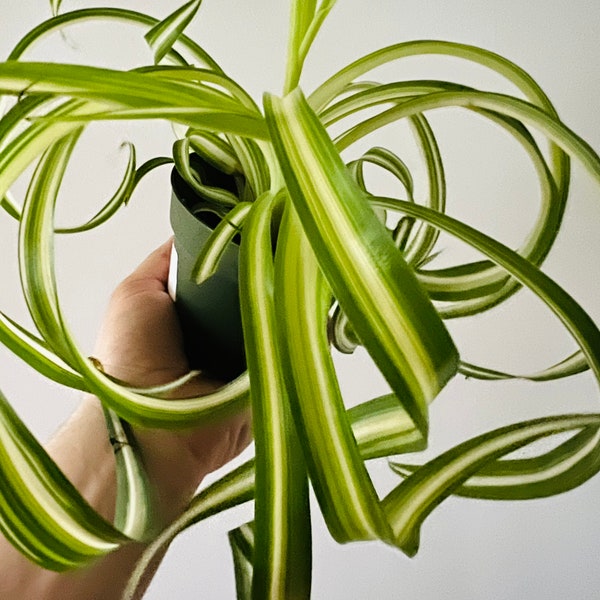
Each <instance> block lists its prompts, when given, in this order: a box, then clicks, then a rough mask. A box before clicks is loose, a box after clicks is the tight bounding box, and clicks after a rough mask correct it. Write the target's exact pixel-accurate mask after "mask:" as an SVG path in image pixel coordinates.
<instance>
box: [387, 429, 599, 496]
mask: <svg viewBox="0 0 600 600" xmlns="http://www.w3.org/2000/svg"><path fill="white" fill-rule="evenodd" d="M599 437H600V434H599V432H598V427H587V428H585V429H582V430H581V431H580V432H579V433H577V434H576V435H574V436H572V437H570V438H569V439H568V440H567V441H566V442H562V443H561V444H560V445H558V446H557V447H556V448H553V449H552V450H550V451H549V452H546V453H544V454H541V455H539V456H533V457H531V458H515V459H508V458H507V459H501V460H497V461H494V462H490V463H486V464H485V465H484V466H483V467H482V468H481V469H480V470H479V471H478V472H477V473H475V474H474V475H473V476H471V477H470V478H469V479H468V480H467V481H466V482H465V483H463V484H462V485H461V486H459V487H457V488H456V489H455V490H454V491H453V494H454V495H456V496H464V497H467V498H479V499H485V500H531V499H534V498H544V497H547V496H554V495H556V494H562V493H564V492H566V491H569V490H571V489H573V488H575V487H577V486H579V485H581V484H582V483H584V482H585V481H587V480H588V479H590V478H591V477H592V476H593V475H595V474H596V473H597V472H598V471H600V440H599ZM389 465H390V467H391V468H392V470H393V471H394V472H395V473H398V474H399V475H401V476H402V477H409V476H410V475H412V474H413V473H415V472H416V471H417V470H418V469H420V468H421V467H419V466H417V465H406V464H402V463H397V462H393V461H390V463H389Z"/></svg>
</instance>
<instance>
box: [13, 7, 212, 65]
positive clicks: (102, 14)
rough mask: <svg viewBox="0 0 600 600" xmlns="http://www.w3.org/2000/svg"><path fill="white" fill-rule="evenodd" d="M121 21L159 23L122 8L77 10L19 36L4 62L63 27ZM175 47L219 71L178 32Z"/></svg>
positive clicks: (173, 55)
mask: <svg viewBox="0 0 600 600" xmlns="http://www.w3.org/2000/svg"><path fill="white" fill-rule="evenodd" d="M90 20H94V21H98V20H104V21H122V22H125V23H131V24H135V25H142V26H145V27H150V28H154V27H156V26H157V25H159V24H160V20H159V19H155V18H154V17H151V16H149V15H146V14H144V13H140V12H136V11H133V10H127V9H124V8H82V9H79V10H74V11H70V12H67V13H64V14H61V15H55V16H54V17H53V18H51V19H48V20H47V21H44V22H43V23H40V24H39V25H38V26H36V27H34V28H33V29H32V30H31V31H30V32H29V33H27V34H26V35H25V36H23V37H22V38H21V39H20V40H19V42H18V43H17V45H16V46H15V47H14V48H13V50H12V52H11V53H10V54H9V56H8V59H7V60H18V59H20V58H21V57H22V56H23V55H24V54H25V53H26V52H27V51H28V50H29V49H31V48H32V47H33V46H34V45H35V44H37V43H38V42H39V41H41V40H42V39H44V38H45V37H47V36H48V35H50V34H52V33H54V32H56V31H62V30H63V29H64V28H65V27H66V26H69V25H72V24H76V23H83V22H85V21H90ZM177 44H178V45H179V46H181V48H182V49H183V50H184V51H185V52H186V53H187V54H189V56H190V57H191V60H192V61H193V62H194V63H195V64H197V65H203V66H206V67H208V68H210V69H211V70H214V71H216V72H222V70H221V68H220V67H219V65H218V64H217V63H216V62H215V61H214V60H213V59H212V58H211V56H210V55H209V54H208V53H207V52H206V51H205V50H204V49H203V48H202V47H201V46H199V45H198V44H197V43H196V42H194V41H193V40H192V39H190V38H189V37H187V36H186V35H185V34H184V33H180V34H179V35H178V38H177ZM167 57H168V58H169V59H170V60H171V61H172V62H174V63H175V64H180V65H187V64H188V63H187V61H186V60H185V58H184V57H183V56H182V55H181V54H179V53H178V52H176V51H175V50H174V49H173V48H171V49H170V50H169V51H168V54H167Z"/></svg>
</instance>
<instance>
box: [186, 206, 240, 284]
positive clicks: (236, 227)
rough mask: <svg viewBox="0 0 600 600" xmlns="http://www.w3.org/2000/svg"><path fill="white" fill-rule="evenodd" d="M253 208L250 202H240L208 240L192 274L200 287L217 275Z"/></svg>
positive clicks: (201, 250)
mask: <svg viewBox="0 0 600 600" xmlns="http://www.w3.org/2000/svg"><path fill="white" fill-rule="evenodd" d="M251 208H252V204H251V203H250V202H240V203H239V204H238V205H237V206H235V207H234V208H232V209H231V210H230V211H229V212H228V213H227V214H226V215H225V217H224V218H223V219H222V220H221V222H220V223H219V224H218V225H217V226H216V227H215V229H214V231H213V232H212V233H211V235H210V236H209V238H208V240H206V243H205V244H204V245H203V246H202V248H201V249H200V252H199V254H198V258H197V259H196V262H195V264H194V267H193V268H192V273H191V276H192V279H193V280H194V281H195V282H196V283H197V284H198V285H200V284H201V283H202V282H203V281H206V280H207V279H208V278H209V277H210V276H211V275H213V274H214V273H215V271H216V270H217V267H218V265H219V261H220V260H221V257H222V256H223V254H224V253H225V251H226V250H227V247H228V245H229V244H230V243H231V242H232V240H233V238H234V237H235V236H236V235H239V233H240V230H241V229H242V226H243V222H244V220H245V218H246V216H247V215H248V212H249V211H250V209H251Z"/></svg>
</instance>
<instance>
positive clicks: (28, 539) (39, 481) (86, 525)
mask: <svg viewBox="0 0 600 600" xmlns="http://www.w3.org/2000/svg"><path fill="white" fill-rule="evenodd" d="M0 481H1V484H0V530H1V531H2V533H3V534H4V536H5V537H6V538H7V539H8V540H9V541H10V542H11V543H12V544H13V545H14V546H15V547H16V548H18V549H19V551H21V552H22V553H23V554H24V555H25V556H27V557H28V558H29V559H30V560H32V561H33V562H35V563H36V564H38V565H40V566H42V567H44V568H46V569H52V570H55V571H64V570H66V569H73V568H75V567H80V566H82V565H85V564H87V563H89V562H90V560H92V559H93V558H96V557H98V556H101V555H103V554H106V553H107V552H110V551H112V550H114V549H116V548H117V547H119V545H120V544H122V543H124V542H125V541H127V539H128V538H127V537H126V536H124V535H123V534H122V533H120V532H119V531H117V530H116V529H115V528H114V527H112V526H111V525H110V524H109V523H108V522H106V521H104V519H102V518H101V517H99V516H98V514H97V513H96V512H95V511H94V510H93V509H92V508H91V507H90V506H89V505H88V504H87V503H86V501H85V500H84V499H83V498H82V496H81V495H80V494H79V492H78V491H77V490H76V489H75V488H74V487H73V486H72V485H71V483H70V482H69V480H68V479H67V478H66V477H65V476H64V475H63V473H62V472H61V471H60V470H59V469H58V467H57V466H56V465H55V464H54V462H53V461H52V459H51V458H50V457H49V456H48V454H47V453H46V451H45V450H44V449H43V448H42V447H41V446H40V444H39V443H38V442H37V440H36V439H35V438H34V437H33V436H32V435H31V433H30V432H29V430H28V429H27V428H26V427H25V425H24V424H23V423H22V422H21V420H20V419H19V417H18V416H17V414H16V413H15V412H14V410H13V409H12V407H11V406H10V404H9V403H8V402H7V401H6V399H5V397H4V395H3V394H2V393H1V392H0Z"/></svg>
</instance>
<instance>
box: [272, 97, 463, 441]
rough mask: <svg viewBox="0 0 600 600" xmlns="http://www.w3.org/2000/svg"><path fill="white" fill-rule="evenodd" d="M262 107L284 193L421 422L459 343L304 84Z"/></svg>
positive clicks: (340, 296)
mask: <svg viewBox="0 0 600 600" xmlns="http://www.w3.org/2000/svg"><path fill="white" fill-rule="evenodd" d="M265 109H266V115H267V123H268V125H269V128H270V130H271V135H272V137H273V140H274V145H275V149H276V152H277V156H278V159H279V162H280V164H281V165H282V171H283V174H284V177H285V179H286V183H287V186H288V189H289V191H290V197H291V199H292V201H293V203H294V207H295V209H296V210H297V211H298V214H299V216H300V220H301V221H302V227H303V228H304V229H305V231H306V232H307V235H308V237H309V240H310V242H311V245H312V247H313V250H314V252H315V254H316V256H317V260H318V262H319V265H320V267H321V268H322V269H323V272H324V274H325V276H326V278H327V280H328V282H329V284H330V285H331V288H332V290H333V293H334V296H335V298H336V299H337V301H338V302H339V303H340V305H341V306H342V308H343V310H344V312H345V313H346V314H347V315H348V318H349V319H350V322H351V323H352V327H353V328H354V331H355V332H356V334H357V335H358V337H359V338H360V340H361V342H362V343H363V344H364V346H365V347H366V348H367V350H368V351H369V353H370V354H371V356H372V357H373V359H374V360H375V362H376V363H377V365H378V366H379V368H380V370H381V371H382V373H383V374H384V376H385V377H386V379H387V380H388V382H389V383H390V385H391V386H392V389H393V391H394V392H395V393H396V395H397V396H398V398H400V399H401V401H402V402H403V403H404V405H405V408H406V409H407V411H408V412H409V414H410V415H411V417H412V418H413V419H414V421H415V423H417V425H418V426H419V427H420V428H421V429H422V430H423V431H426V430H427V403H428V402H430V401H431V400H433V398H435V396H436V395H437V394H438V392H439V391H440V389H441V388H442V387H443V386H444V385H445V383H446V382H447V381H448V379H449V378H450V377H452V375H454V373H455V372H456V368H457V355H456V349H455V348H454V345H453V343H452V341H451V339H450V337H449V335H448V333H447V331H446V329H445V327H444V325H443V323H442V321H441V320H440V318H439V317H438V315H437V313H436V311H435V309H434V308H433V306H432V304H431V302H430V300H429V299H428V298H427V296H426V295H425V293H424V292H423V290H422V289H421V287H420V286H419V284H418V283H417V281H416V279H415V276H414V274H413V272H412V270H411V269H410V268H409V267H408V265H407V264H406V262H405V261H404V260H403V258H402V256H401V254H400V252H399V251H398V249H397V248H396V247H395V245H394V242H393V240H392V238H391V236H390V235H389V233H388V232H387V230H386V229H385V227H384V226H383V225H382V224H381V223H380V222H379V220H378V219H377V217H376V215H375V213H374V212H373V209H372V208H371V206H370V204H369V201H368V199H367V198H366V197H365V195H364V193H363V192H362V191H361V190H360V189H359V188H358V187H357V186H356V184H355V183H354V181H352V179H351V178H350V176H349V173H348V171H347V169H346V166H345V165H344V164H343V162H342V160H341V158H340V156H339V154H338V152H337V151H336V150H335V148H334V147H333V144H332V142H331V140H330V139H329V137H328V136H327V134H326V132H325V130H324V129H323V127H322V125H321V123H320V122H319V120H318V118H317V117H316V115H315V114H314V113H313V112H312V111H311V110H310V108H309V106H308V104H307V103H306V100H305V99H304V97H303V95H302V93H301V91H300V90H296V91H295V92H293V93H292V94H290V95H288V96H287V97H286V98H284V99H281V100H279V99H276V98H274V97H272V96H266V99H265Z"/></svg>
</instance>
